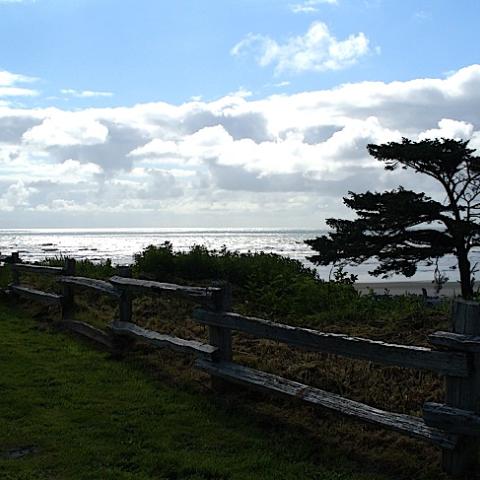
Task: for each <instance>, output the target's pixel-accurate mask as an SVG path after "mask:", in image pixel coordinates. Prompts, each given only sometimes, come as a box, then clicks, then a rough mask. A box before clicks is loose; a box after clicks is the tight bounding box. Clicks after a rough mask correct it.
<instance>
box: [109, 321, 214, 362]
mask: <svg viewBox="0 0 480 480" xmlns="http://www.w3.org/2000/svg"><path fill="white" fill-rule="evenodd" d="M110 328H111V330H112V332H113V333H116V334H118V335H127V336H129V337H132V338H134V339H136V340H141V341H143V342H146V343H150V344H152V345H155V346H157V347H167V348H170V349H171V350H175V351H177V352H182V353H194V354H196V355H199V356H202V357H207V358H209V359H211V360H213V359H215V358H216V354H218V348H216V347H214V346H212V345H208V344H205V343H201V342H197V341H196V340H184V339H183V338H178V337H172V336H170V335H163V334H161V333H158V332H154V331H152V330H147V329H146V328H142V327H139V326H138V325H135V324H134V323H129V322H116V323H113V324H112V325H111V327H110Z"/></svg>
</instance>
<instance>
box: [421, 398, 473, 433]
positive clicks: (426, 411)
mask: <svg viewBox="0 0 480 480" xmlns="http://www.w3.org/2000/svg"><path fill="white" fill-rule="evenodd" d="M423 419H424V421H425V423H426V424H427V425H429V426H430V427H435V428H439V429H441V430H445V431H447V432H450V433H456V434H463V435H475V436H480V416H479V415H477V414H476V413H475V412H473V411H470V410H462V409H460V408H454V407H449V406H448V405H443V404H441V403H433V402H427V403H425V404H424V405H423Z"/></svg>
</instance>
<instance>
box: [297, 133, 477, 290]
mask: <svg viewBox="0 0 480 480" xmlns="http://www.w3.org/2000/svg"><path fill="white" fill-rule="evenodd" d="M468 143H469V142H468V141H464V140H453V139H445V138H442V139H434V140H429V139H428V140H421V141H418V142H414V141H411V140H409V139H407V138H404V139H402V142H401V143H397V142H390V143H386V144H382V145H373V144H371V145H368V146H367V149H368V151H369V153H370V155H372V156H373V157H375V158H376V159H377V160H379V161H381V162H383V163H384V164H385V169H386V170H395V169H397V168H403V169H410V170H413V171H414V172H416V173H421V174H424V175H428V176H430V177H432V178H433V179H434V180H436V181H437V182H438V183H439V184H440V186H441V187H442V189H443V192H444V194H445V199H444V201H441V202H440V201H437V200H433V199H432V198H430V197H428V196H427V195H425V193H423V192H414V191H412V190H407V189H405V188H404V187H402V186H400V187H398V188H397V189H394V190H389V191H385V192H371V191H367V192H365V193H354V192H348V196H346V197H344V199H343V200H344V203H345V204H346V205H347V206H348V207H349V208H351V209H353V210H355V212H356V214H357V218H356V219H354V220H345V219H338V218H329V219H327V225H328V226H329V227H330V229H331V231H330V232H329V233H328V234H327V235H322V236H320V237H318V238H315V239H311V240H307V241H306V243H307V244H308V245H310V247H312V249H313V250H314V251H315V252H316V254H315V255H313V256H311V257H309V260H311V261H312V262H313V263H315V264H317V265H329V264H332V263H333V264H336V263H343V264H345V263H350V264H360V263H362V262H364V261H366V260H368V259H369V258H372V257H373V258H376V259H377V261H378V265H377V267H376V268H375V269H374V270H373V271H371V272H370V273H371V274H372V275H375V276H379V275H382V276H384V277H386V276H388V275H389V274H393V273H398V274H402V275H405V276H407V277H411V276H413V275H414V274H415V272H416V271H417V266H418V264H419V262H422V261H432V260H434V259H437V258H439V257H442V256H443V255H446V254H454V255H455V256H456V257H457V261H458V267H459V272H460V282H461V288H462V295H463V297H464V298H471V297H472V296H473V285H472V275H473V269H472V266H471V263H470V259H469V254H470V252H471V250H472V248H474V247H477V246H480V157H478V156H475V155H474V153H475V150H473V149H471V148H469V147H468Z"/></svg>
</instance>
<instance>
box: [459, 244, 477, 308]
mask: <svg viewBox="0 0 480 480" xmlns="http://www.w3.org/2000/svg"><path fill="white" fill-rule="evenodd" d="M457 258H458V269H459V271H460V285H461V288H462V297H463V298H464V299H465V300H471V299H472V298H473V285H472V277H471V271H470V260H468V254H467V252H466V251H465V249H463V248H462V249H457Z"/></svg>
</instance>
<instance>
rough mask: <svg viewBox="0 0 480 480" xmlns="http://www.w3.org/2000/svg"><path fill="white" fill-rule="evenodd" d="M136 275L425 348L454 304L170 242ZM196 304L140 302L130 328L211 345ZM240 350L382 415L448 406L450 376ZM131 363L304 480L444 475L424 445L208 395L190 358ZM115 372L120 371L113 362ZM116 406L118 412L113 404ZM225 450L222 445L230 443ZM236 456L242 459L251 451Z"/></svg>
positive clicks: (45, 286) (136, 356)
mask: <svg viewBox="0 0 480 480" xmlns="http://www.w3.org/2000/svg"><path fill="white" fill-rule="evenodd" d="M51 262H52V261H49V263H51ZM53 262H56V263H58V264H61V263H62V262H63V259H61V258H60V259H54V260H53ZM134 267H135V272H136V275H138V276H142V277H147V278H155V279H158V280H163V281H165V280H167V281H175V282H178V283H181V284H197V285H209V284H211V283H212V281H213V279H215V280H230V281H234V283H233V291H234V300H235V302H234V305H233V310H234V311H237V312H239V313H244V314H252V315H255V316H261V317H264V318H270V319H274V320H276V321H280V322H283V323H288V324H292V325H299V326H305V327H310V328H315V329H318V330H322V331H330V332H339V333H347V334H350V335H357V336H362V337H366V338H371V339H378V340H384V341H388V342H392V343H403V344H411V345H426V344H427V341H426V336H427V334H428V333H431V332H433V331H435V330H445V329H448V325H449V311H448V310H449V305H448V304H447V303H446V304H444V305H441V306H440V307H439V308H435V309H431V308H427V307H426V306H425V305H424V304H423V302H422V301H421V299H419V298H418V297H415V296H400V297H394V298H383V299H376V298H374V297H373V296H371V295H359V294H358V293H356V292H355V290H354V289H353V287H352V285H351V284H349V283H348V282H346V283H345V282H338V281H337V282H330V283H328V282H322V281H321V280H319V279H317V278H316V277H315V275H314V273H313V272H311V271H309V270H308V269H305V268H304V267H303V266H302V265H301V264H300V263H299V262H296V261H293V260H288V259H287V260H285V259H283V258H282V257H279V256H275V255H271V254H237V253H231V252H227V251H226V250H221V251H218V252H215V251H208V250H206V249H204V248H202V247H195V248H193V249H192V250H191V251H190V252H186V253H174V252H173V251H172V250H171V248H170V247H169V246H168V245H163V246H159V247H149V248H147V249H146V250H145V252H144V253H143V254H141V255H139V256H137V258H136V264H135V266H134ZM112 273H114V270H113V269H112V267H111V265H110V264H109V263H108V262H105V263H104V264H101V265H96V264H93V263H92V262H88V261H85V262H82V263H81V264H80V266H79V271H78V274H79V275H85V276H91V277H96V278H106V277H108V276H110V275H111V274H112ZM208 275H210V277H208ZM22 277H23V279H22V282H23V281H24V282H25V283H26V284H31V285H34V286H36V287H37V288H39V289H41V290H47V291H52V290H53V291H55V290H57V291H59V287H58V285H55V282H54V281H53V280H52V279H50V280H49V279H48V278H46V277H41V276H30V275H22ZM2 283H4V284H6V283H8V272H6V271H4V272H3V273H2V269H0V284H2ZM75 302H76V312H75V318H76V319H78V320H82V321H85V322H88V323H90V324H93V325H95V326H97V327H99V328H105V326H106V325H107V324H108V323H110V322H111V320H112V318H113V317H114V316H115V315H116V314H117V313H116V311H117V308H116V302H114V301H112V300H110V299H107V298H105V297H104V296H102V297H100V296H99V295H98V294H96V293H95V292H91V291H90V292H89V291H85V290H83V291H82V290H81V289H78V291H76V294H75ZM192 307H193V305H192V304H191V303H188V302H185V301H182V300H179V299H175V298H168V297H156V298H149V297H139V298H136V299H135V301H134V308H133V310H134V321H135V322H136V323H138V324H140V325H142V326H144V327H147V328H150V329H152V330H156V331H159V332H162V333H169V334H173V335H176V336H179V337H182V338H191V339H197V340H200V341H208V340H207V332H206V329H205V327H203V326H201V325H199V324H197V323H196V322H194V321H193V320H192V318H191V311H192ZM22 309H23V310H24V311H26V312H28V314H29V316H30V317H33V318H36V319H39V320H42V321H44V322H50V321H51V320H52V318H55V317H56V316H58V312H56V311H55V310H49V309H46V308H45V307H40V306H37V305H32V304H28V302H27V303H25V302H23V303H22ZM22 321H23V320H22ZM233 343H234V360H235V361H237V362H239V363H242V364H245V365H249V366H252V367H254V368H258V369H261V370H265V371H268V372H272V373H275V374H279V375H282V376H285V377H287V378H290V379H292V380H297V381H301V382H303V383H306V384H310V385H312V386H316V387H319V388H322V389H325V390H328V391H331V392H335V393H339V394H341V395H343V396H346V397H348V398H351V399H354V400H357V401H360V402H364V403H367V404H370V405H372V406H376V407H379V408H383V409H385V410H390V411H395V412H399V413H407V414H411V415H421V406H422V404H423V402H425V401H440V402H441V401H442V399H443V398H444V386H443V379H442V378H441V377H439V376H436V375H434V374H432V373H429V372H422V371H415V370H411V369H400V368H395V367H385V366H381V365H376V364H372V363H369V362H362V361H353V360H349V359H345V358H341V357H335V356H332V355H322V354H318V353H309V352H305V351H301V350H299V349H295V348H290V347H288V346H286V345H279V344H277V343H275V342H272V341H268V340H262V339H257V338H252V337H249V336H248V335H244V334H240V333H235V334H234V342H233ZM85 355H86V354H85ZM88 355H90V353H89V354H88ZM125 361H126V362H127V365H128V368H131V369H132V371H133V372H136V373H135V374H139V373H138V372H140V371H142V372H145V373H144V374H145V375H146V377H145V379H146V380H147V381H148V382H152V381H156V382H158V384H161V385H162V387H165V388H167V386H168V388H170V389H171V390H173V391H175V392H177V393H178V395H184V394H185V395H186V394H191V395H192V398H194V399H195V402H197V403H198V402H200V403H202V402H206V404H205V405H206V408H207V409H208V408H211V405H212V404H213V405H215V409H216V410H215V411H216V412H217V413H218V412H222V415H225V417H223V421H225V422H226V423H227V424H228V423H229V422H234V423H235V424H236V422H239V421H240V423H241V422H242V421H244V420H245V419H248V420H245V421H246V425H247V426H248V428H253V427H252V426H255V425H256V426H257V427H259V430H258V431H257V433H258V435H259V437H262V436H263V437H265V436H266V437H269V438H274V439H275V446H276V447H275V448H278V450H274V451H272V452H274V455H280V457H281V458H284V459H285V460H286V461H287V460H288V462H287V463H289V464H290V463H292V465H296V462H298V461H301V462H304V463H302V468H305V472H304V473H302V474H301V475H300V478H326V479H328V478H337V479H348V478H351V477H350V476H349V475H350V474H349V473H348V472H349V471H351V470H352V469H353V470H355V471H362V472H365V471H367V470H368V471H369V472H370V473H368V474H367V473H365V475H367V476H366V477H361V476H358V475H356V476H355V477H354V478H357V479H360V478H369V479H374V478H395V480H400V479H407V478H416V479H418V480H433V479H436V480H438V479H441V478H444V477H443V476H442V474H441V472H440V468H439V466H440V462H439V459H440V451H439V450H438V449H436V448H434V447H431V446H428V445H426V444H424V443H421V442H418V441H414V440H411V439H408V438H405V437H401V436H399V435H397V434H393V433H389V432H385V431H383V430H379V429H375V428H372V427H369V426H365V425H362V424H360V423H358V422H355V421H352V420H347V419H341V418H339V417H338V416H336V415H331V414H328V413H325V412H324V411H321V410H318V409H314V408H311V407H308V406H305V405H302V404H299V403H295V402H291V401H283V400H279V399H278V398H276V397H268V396H267V397H264V396H258V395H256V394H251V393H249V392H247V391H245V390H239V391H235V392H234V393H229V394H227V395H223V396H215V395H212V394H211V392H209V391H208V389H206V387H205V385H206V384H207V383H208V382H206V378H205V376H202V374H201V373H199V372H198V371H196V370H195V369H193V368H192V364H191V361H190V359H188V358H187V359H186V358H185V357H183V356H178V355H171V354H168V353H167V352H164V351H158V350H154V349H148V348H144V347H142V348H135V349H134V350H133V351H131V352H129V354H128V356H127V357H126V360H125ZM112 365H113V366H114V368H118V364H116V363H112ZM87 368H88V367H87ZM112 368H113V367H112ZM125 368H127V367H125ZM181 392H183V393H181ZM114 397H115V396H114ZM116 397H118V393H117V395H116ZM202 399H203V400H202ZM112 402H113V404H115V398H113V400H112ZM146 403H147V404H148V402H146ZM202 408H203V407H202ZM195 428H197V427H195ZM162 435H164V433H163V432H162ZM185 435H187V433H185ZM206 441H207V442H211V441H212V440H211V439H208V440H206ZM270 442H271V440H270ZM290 444H291V445H294V447H295V448H293V450H290V447H289V445H290ZM222 445H223V446H222V448H227V447H226V446H225V445H226V444H222ZM313 446H314V447H313ZM0 447H1V445H0ZM102 448H103V447H102ZM193 448H194V449H197V448H199V447H197V446H194V447H193ZM235 448H238V449H240V450H241V449H243V448H244V447H243V446H242V445H240V446H238V447H235ZM220 451H221V450H220ZM285 452H289V453H291V455H290V456H289V455H288V454H286V453H285ZM246 455H247V456H248V455H249V453H248V452H246ZM242 458H243V457H242ZM426 459H428V461H426ZM269 461H270V460H269ZM319 465H321V466H322V467H319ZM366 465H368V467H366ZM249 468H254V467H249ZM282 468H283V467H282ZM291 468H293V466H291ZM295 468H297V467H295ZM309 469H313V470H309ZM252 471H254V470H252ZM339 471H340V472H347V473H338V472H339ZM226 472H227V473H226ZM332 472H336V473H335V474H333V473H332ZM0 473H1V471H0ZM297 473H298V471H297ZM297 473H295V475H296V474H297ZM148 475H150V477H148ZM148 475H147V477H148V478H229V479H233V478H252V476H249V475H248V474H245V473H241V474H240V473H239V474H236V475H237V476H235V475H234V474H233V473H232V472H231V471H230V470H225V471H223V473H221V474H219V475H220V476H218V475H217V476H210V477H209V476H208V475H206V474H205V475H206V476H203V477H202V476H200V477H198V476H197V477H195V476H193V477H189V476H188V475H187V476H185V474H184V476H181V475H179V474H178V473H177V474H175V475H176V476H175V475H173V476H168V474H163V475H164V476H161V475H160V474H159V476H158V477H155V476H154V475H153V474H151V473H149V474H148ZM222 475H223V476H222ZM242 475H244V476H242ZM269 475H271V476H269ZM285 475H287V476H279V474H278V473H264V474H262V475H260V474H259V475H257V477H258V478H267V479H268V478H293V476H288V475H290V471H289V470H288V469H287V470H285ZM291 475H293V473H292V474H291ZM322 475H323V476H322ZM335 475H337V476H335ZM382 475H383V476H382ZM14 478H16V477H14ZM20 478H21V477H20ZM26 478H29V477H26ZM40 478H41V477H40ZM48 478H51V477H48ZM52 478H55V477H52ZM59 478H64V477H63V476H61V477H59ZM65 478H70V477H65ZM72 478H77V477H72ZM79 478H81V477H79ZM119 478H123V477H119ZM125 478H143V477H141V476H140V477H125Z"/></svg>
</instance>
